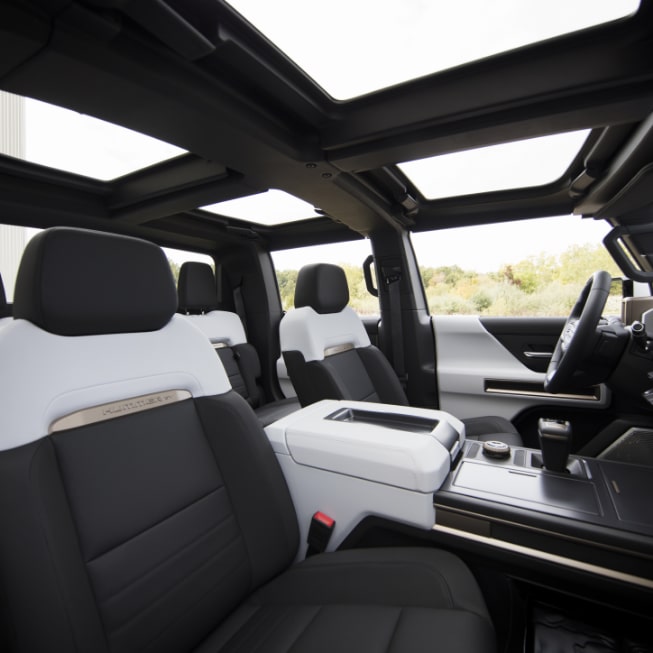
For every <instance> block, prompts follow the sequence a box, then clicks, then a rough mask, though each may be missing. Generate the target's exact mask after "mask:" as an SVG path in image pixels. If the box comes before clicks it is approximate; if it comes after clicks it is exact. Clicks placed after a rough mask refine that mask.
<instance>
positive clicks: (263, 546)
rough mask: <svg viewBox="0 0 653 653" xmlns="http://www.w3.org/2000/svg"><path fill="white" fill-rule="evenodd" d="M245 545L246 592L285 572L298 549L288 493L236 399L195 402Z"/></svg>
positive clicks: (250, 415)
mask: <svg viewBox="0 0 653 653" xmlns="http://www.w3.org/2000/svg"><path fill="white" fill-rule="evenodd" d="M195 406H196V408H197V413H198V415H199V417H200V420H201V422H202V424H203V427H204V432H205V434H206V438H207V440H208V442H209V445H210V446H211V449H212V450H213V453H214V455H215V459H216V461H217V462H218V466H219V468H220V472H221V474H222V477H223V479H224V484H225V486H226V487H227V488H229V496H230V498H231V503H232V506H233V510H234V514H235V515H236V519H237V520H238V525H239V528H240V530H241V533H242V536H243V538H244V540H245V543H246V548H247V552H248V558H249V565H250V572H251V580H252V583H251V586H252V588H254V587H259V586H260V585H261V584H263V583H265V582H267V581H269V580H270V579H271V578H272V577H274V576H276V575H277V574H279V573H280V571H281V570H282V569H284V568H286V567H287V566H289V565H290V564H291V563H292V561H293V560H294V558H295V556H296V555H297V550H298V548H299V529H298V525H297V514H296V512H295V508H294V505H293V503H292V499H291V498H290V491H289V490H288V486H287V484H286V480H285V478H284V476H283V473H282V471H281V468H280V467H279V464H278V463H277V460H276V456H275V454H274V451H273V450H272V445H271V444H270V441H269V439H268V437H267V436H266V435H265V432H264V431H263V428H262V426H261V425H260V423H259V421H258V419H257V418H256V415H255V413H254V411H253V410H252V409H251V407H250V406H249V404H247V402H246V401H245V400H244V399H243V398H242V397H241V396H240V395H238V394H237V393H235V392H230V393H227V394H226V395H221V396H217V397H202V398H200V399H197V400H196V401H195Z"/></svg>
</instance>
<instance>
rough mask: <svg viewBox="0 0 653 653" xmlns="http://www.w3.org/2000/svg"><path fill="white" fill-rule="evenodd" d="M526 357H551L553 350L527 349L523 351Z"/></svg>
mask: <svg viewBox="0 0 653 653" xmlns="http://www.w3.org/2000/svg"><path fill="white" fill-rule="evenodd" d="M523 353H524V356H526V358H551V356H553V352H552V351H525V352H523Z"/></svg>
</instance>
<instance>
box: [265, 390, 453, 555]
mask: <svg viewBox="0 0 653 653" xmlns="http://www.w3.org/2000/svg"><path fill="white" fill-rule="evenodd" d="M265 430H266V433H267V435H268V437H269V439H270V442H271V443H272V447H273V449H274V451H275V453H276V455H277V458H278V460H279V462H280V464H281V467H282V469H283V472H284V474H285V477H286V481H287V483H288V487H289V489H290V493H291V495H292V499H293V502H294V504H295V509H296V511H297V515H298V519H299V525H300V537H301V542H302V548H301V550H300V552H299V555H300V556H303V554H304V553H305V550H306V544H305V543H306V537H307V534H308V529H309V526H310V523H311V518H312V516H313V515H314V514H315V513H316V512H318V511H319V512H322V513H325V514H326V515H328V516H329V517H331V518H332V519H334V520H335V527H334V530H333V533H332V535H331V538H330V540H329V543H328V547H327V550H333V549H335V548H337V547H338V545H339V544H340V543H341V542H342V541H343V540H344V538H345V537H346V536H347V535H348V534H349V532H350V531H351V530H352V529H353V528H354V527H355V526H356V525H357V524H358V523H359V522H361V521H362V520H363V519H364V518H365V517H367V516H370V515H375V516H378V517H382V518H386V519H389V520H393V521H396V522H399V523H402V524H408V525H410V526H416V527H418V528H422V529H426V530H430V529H431V528H432V527H433V524H434V522H435V511H434V507H433V493H434V492H435V491H436V490H437V489H439V488H440V487H441V486H442V484H443V483H444V482H445V481H446V479H447V477H448V475H449V472H450V470H451V468H452V461H453V460H454V459H455V458H456V456H457V455H458V453H459V452H460V451H461V447H462V444H463V441H464V436H463V434H464V427H463V424H462V422H460V420H458V419H456V418H455V417H453V416H451V415H449V414H448V413H445V412H442V411H437V410H427V409H420V408H410V407H404V406H389V405H386V404H374V403H368V402H356V401H335V400H323V401H320V402H317V403H315V404H312V405H310V406H307V407H305V408H302V409H301V410H299V411H297V412H295V413H292V414H290V415H288V416H286V417H284V418H283V419H281V420H279V421H277V422H274V423H273V424H271V425H269V426H268V427H267V428H266V429H265Z"/></svg>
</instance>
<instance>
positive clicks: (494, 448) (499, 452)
mask: <svg viewBox="0 0 653 653" xmlns="http://www.w3.org/2000/svg"><path fill="white" fill-rule="evenodd" d="M483 455H484V456H487V457H488V458H508V457H509V456H510V447H509V446H508V445H507V444H506V443H505V442H501V440H488V441H487V442H484V443H483Z"/></svg>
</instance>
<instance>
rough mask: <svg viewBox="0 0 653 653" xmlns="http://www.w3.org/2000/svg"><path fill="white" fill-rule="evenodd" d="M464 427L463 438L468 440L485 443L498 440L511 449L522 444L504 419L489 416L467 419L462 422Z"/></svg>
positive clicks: (514, 430) (518, 435) (513, 428)
mask: <svg viewBox="0 0 653 653" xmlns="http://www.w3.org/2000/svg"><path fill="white" fill-rule="evenodd" d="M462 421H463V424H464V425H465V437H467V439H469V440H478V441H479V442H487V441H488V440H500V441H501V442H505V443H506V444H508V445H510V446H511V447H522V446H524V442H523V440H522V437H521V435H520V434H519V432H518V431H517V429H516V428H515V427H514V426H513V424H512V422H510V421H508V420H507V419H506V418H505V417H499V416H497V415H490V416H488V417H468V418H467V419H464V420H462Z"/></svg>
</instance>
